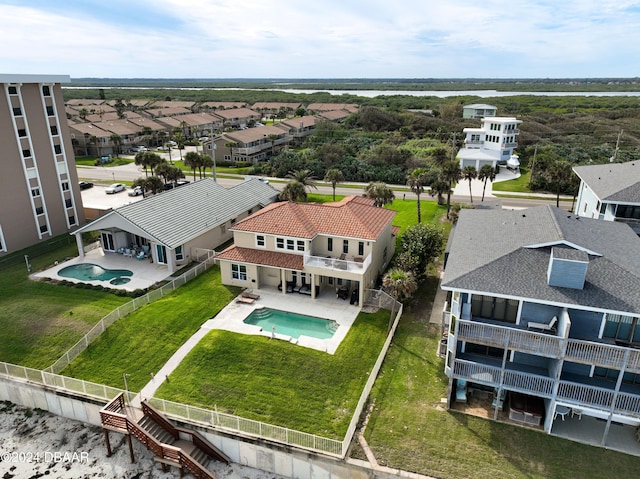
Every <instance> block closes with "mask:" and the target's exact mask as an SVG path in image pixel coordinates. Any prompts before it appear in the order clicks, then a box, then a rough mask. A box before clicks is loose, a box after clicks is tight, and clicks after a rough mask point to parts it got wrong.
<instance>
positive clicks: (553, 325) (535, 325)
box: [527, 316, 558, 332]
mask: <svg viewBox="0 0 640 479" xmlns="http://www.w3.org/2000/svg"><path fill="white" fill-rule="evenodd" d="M557 322H558V317H557V316H554V317H553V318H551V322H550V323H549V324H546V323H534V322H531V321H529V322H528V323H527V328H534V329H540V330H542V331H553V332H555V331H556V323H557Z"/></svg>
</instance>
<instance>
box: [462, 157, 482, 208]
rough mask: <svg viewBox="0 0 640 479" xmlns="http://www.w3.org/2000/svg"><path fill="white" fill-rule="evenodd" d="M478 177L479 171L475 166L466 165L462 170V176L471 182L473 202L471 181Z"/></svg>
mask: <svg viewBox="0 0 640 479" xmlns="http://www.w3.org/2000/svg"><path fill="white" fill-rule="evenodd" d="M477 177H478V171H477V170H476V167H475V166H471V165H468V166H465V167H464V170H462V178H463V179H465V180H466V181H468V182H469V199H470V200H471V203H473V195H472V194H471V181H473V180H474V179H476V178H477Z"/></svg>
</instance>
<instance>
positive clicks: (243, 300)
mask: <svg viewBox="0 0 640 479" xmlns="http://www.w3.org/2000/svg"><path fill="white" fill-rule="evenodd" d="M255 302H256V300H255V299H251V298H245V297H243V296H238V297H237V298H236V303H240V304H253V303H255Z"/></svg>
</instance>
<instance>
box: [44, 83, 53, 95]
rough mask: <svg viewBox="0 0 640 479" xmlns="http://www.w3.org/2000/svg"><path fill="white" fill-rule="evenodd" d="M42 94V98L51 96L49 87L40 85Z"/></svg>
mask: <svg viewBox="0 0 640 479" xmlns="http://www.w3.org/2000/svg"><path fill="white" fill-rule="evenodd" d="M42 94H43V95H44V96H51V89H50V88H49V85H42Z"/></svg>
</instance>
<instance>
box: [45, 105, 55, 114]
mask: <svg viewBox="0 0 640 479" xmlns="http://www.w3.org/2000/svg"><path fill="white" fill-rule="evenodd" d="M47 115H49V116H54V115H55V113H54V111H53V107H52V106H50V105H47Z"/></svg>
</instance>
